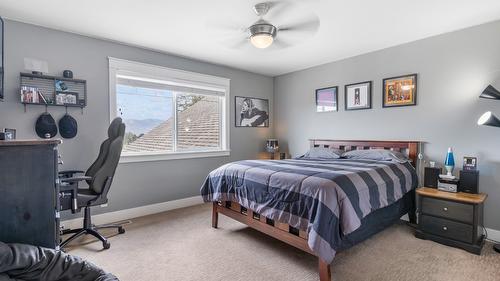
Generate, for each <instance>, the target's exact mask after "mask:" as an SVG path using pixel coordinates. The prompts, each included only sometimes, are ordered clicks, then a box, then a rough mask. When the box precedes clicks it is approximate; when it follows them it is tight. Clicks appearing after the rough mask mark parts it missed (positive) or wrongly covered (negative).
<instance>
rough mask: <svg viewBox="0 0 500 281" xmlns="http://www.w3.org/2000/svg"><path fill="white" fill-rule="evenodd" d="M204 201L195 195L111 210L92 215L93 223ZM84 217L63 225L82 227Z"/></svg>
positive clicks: (152, 212) (182, 206)
mask: <svg viewBox="0 0 500 281" xmlns="http://www.w3.org/2000/svg"><path fill="white" fill-rule="evenodd" d="M202 203H203V199H202V198H201V196H193V197H188V198H183V199H178V200H173V201H167V202H162V203H157V204H152V205H146V206H141V207H137V208H131V209H125V210H120V211H115V212H109V213H104V214H99V215H94V216H92V223H94V224H96V225H100V224H107V223H112V222H117V221H123V220H128V219H133V218H137V217H142V216H147V215H152V214H157V213H161V212H165V211H170V210H174V209H179V208H184V207H189V206H195V205H199V204H202ZM82 221H83V218H77V219H71V220H65V221H62V222H61V225H62V226H63V227H64V228H65V229H73V228H79V227H82V223H83V222H82Z"/></svg>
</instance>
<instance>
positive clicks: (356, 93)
mask: <svg viewBox="0 0 500 281" xmlns="http://www.w3.org/2000/svg"><path fill="white" fill-rule="evenodd" d="M344 94H345V110H358V109H370V108H372V81H366V82H360V83H355V84H349V85H345V87H344Z"/></svg>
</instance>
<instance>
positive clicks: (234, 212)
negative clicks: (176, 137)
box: [212, 139, 419, 281]
mask: <svg viewBox="0 0 500 281" xmlns="http://www.w3.org/2000/svg"><path fill="white" fill-rule="evenodd" d="M309 142H310V146H311V147H327V148H337V149H341V150H345V151H350V150H362V149H389V150H395V151H400V152H403V153H406V154H407V155H408V157H409V159H410V160H411V161H412V162H411V163H412V165H413V166H414V167H415V168H417V167H416V166H417V157H418V149H419V142H418V141H367V140H326V139H311V140H309ZM411 197H412V199H413V200H412V202H413V203H414V204H413V205H412V206H411V207H410V212H409V213H408V216H409V220H410V223H415V222H416V214H415V211H416V204H415V191H414V190H413V191H412V193H411ZM219 213H220V214H223V215H226V216H228V217H230V218H232V219H235V220H237V221H239V222H241V223H243V224H246V225H248V226H249V227H251V228H253V229H255V230H258V231H260V232H262V233H264V234H267V235H269V236H271V237H274V238H276V239H278V240H280V241H282V242H285V243H287V244H289V245H291V246H294V247H296V248H298V249H300V250H302V251H304V252H307V253H309V254H311V255H316V254H315V253H313V252H312V251H311V249H310V248H309V246H308V244H307V233H306V231H304V230H300V229H296V228H294V227H291V226H290V225H288V224H286V223H280V222H276V221H273V220H271V219H268V218H266V217H264V216H261V215H260V214H258V213H256V212H254V211H253V210H250V209H247V208H245V207H243V206H240V204H238V203H236V202H231V201H226V202H214V203H213V210H212V227H213V228H217V226H218V218H219V217H218V215H219ZM318 270H319V279H320V281H330V280H331V269H330V264H328V263H327V262H325V261H323V260H322V259H321V258H318Z"/></svg>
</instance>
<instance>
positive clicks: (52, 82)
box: [20, 73, 87, 111]
mask: <svg viewBox="0 0 500 281" xmlns="http://www.w3.org/2000/svg"><path fill="white" fill-rule="evenodd" d="M20 99H21V103H22V104H23V105H24V111H26V105H45V106H64V107H66V108H67V107H79V108H81V109H82V110H83V108H84V107H86V106H87V81H86V80H81V79H71V78H65V77H57V76H50V75H38V74H31V73H21V74H20Z"/></svg>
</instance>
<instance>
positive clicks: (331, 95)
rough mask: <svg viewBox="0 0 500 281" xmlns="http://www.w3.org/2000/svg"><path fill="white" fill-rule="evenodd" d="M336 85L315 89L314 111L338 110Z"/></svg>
mask: <svg viewBox="0 0 500 281" xmlns="http://www.w3.org/2000/svg"><path fill="white" fill-rule="evenodd" d="M338 89H339V88H338V87H337V86H333V87H328V88H322V89H317V90H316V112H331V111H338V100H339V99H338V92H339V91H338Z"/></svg>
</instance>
